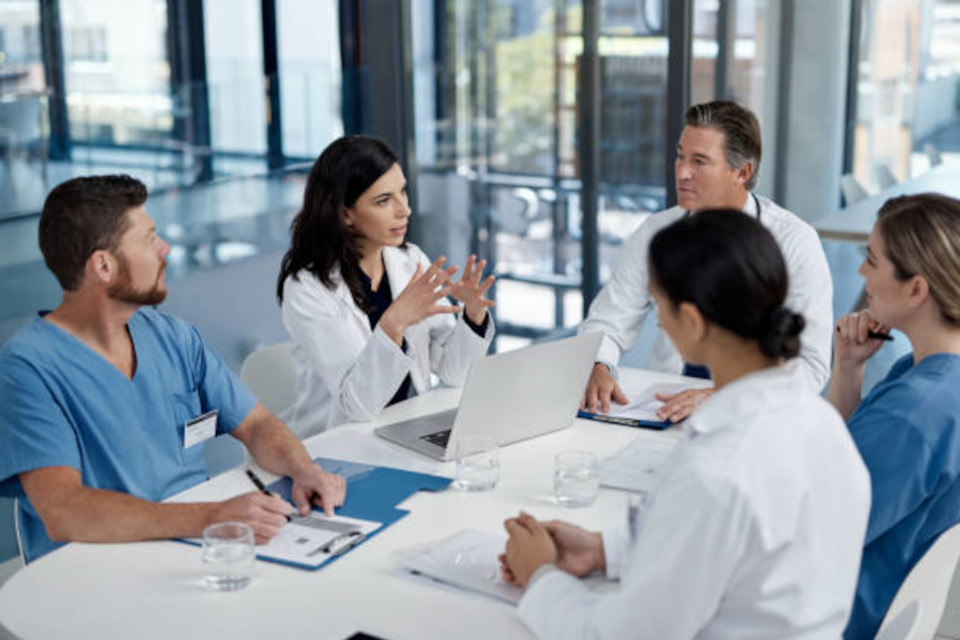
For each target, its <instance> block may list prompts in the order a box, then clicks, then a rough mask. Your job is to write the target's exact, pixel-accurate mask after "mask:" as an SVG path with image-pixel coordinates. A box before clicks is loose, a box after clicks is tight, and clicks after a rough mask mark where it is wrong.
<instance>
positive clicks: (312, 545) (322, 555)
mask: <svg viewBox="0 0 960 640" xmlns="http://www.w3.org/2000/svg"><path fill="white" fill-rule="evenodd" d="M381 526H383V525H382V524H381V523H379V522H373V521H372V520H360V519H358V518H347V517H344V516H333V517H332V518H328V517H327V516H325V515H323V514H321V513H318V512H316V511H314V512H311V513H310V514H308V515H306V516H295V517H294V519H293V520H292V521H291V522H288V523H287V524H285V525H284V526H283V527H282V528H281V529H280V532H279V533H278V534H277V535H275V536H274V537H273V538H272V539H271V540H270V542H268V543H267V544H262V545H258V546H257V556H258V557H262V558H269V559H271V560H280V561H282V562H289V563H293V564H297V565H304V566H308V567H319V566H320V565H322V564H323V563H324V562H326V561H327V560H329V559H330V558H332V557H333V556H334V555H336V552H337V551H338V550H340V549H342V547H341V544H340V543H341V542H342V543H349V542H351V538H350V537H348V536H350V534H351V532H354V531H359V532H360V533H361V534H362V537H359V536H358V537H357V538H356V540H355V541H356V542H357V543H358V544H359V542H362V541H363V539H365V538H366V537H367V536H369V535H370V534H371V533H373V532H374V531H376V530H377V529H379V528H380V527H381ZM331 543H333V544H332V545H331ZM327 545H330V547H329V548H328V546H327ZM354 546H355V545H354Z"/></svg>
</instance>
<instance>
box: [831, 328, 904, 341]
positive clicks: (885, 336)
mask: <svg viewBox="0 0 960 640" xmlns="http://www.w3.org/2000/svg"><path fill="white" fill-rule="evenodd" d="M837 333H840V327H837ZM867 337H868V338H870V339H871V340H883V341H884V342H891V341H892V340H893V336H892V335H890V334H889V333H880V332H879V331H873V330H870V331H867Z"/></svg>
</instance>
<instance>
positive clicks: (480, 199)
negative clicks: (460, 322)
mask: <svg viewBox="0 0 960 640" xmlns="http://www.w3.org/2000/svg"><path fill="white" fill-rule="evenodd" d="M417 4H418V3H415V6H416V5H417ZM419 4H424V3H419ZM430 4H433V3H430ZM434 7H439V13H438V14H437V15H436V17H435V19H434V22H435V23H436V24H437V28H438V29H441V30H442V33H441V34H440V35H439V36H438V37H437V38H436V39H431V38H429V37H428V38H427V39H426V41H427V42H434V41H435V42H438V43H440V47H441V48H440V49H439V50H432V51H421V50H420V49H421V48H422V47H423V44H422V43H423V40H424V39H423V38H414V43H415V52H414V56H415V59H416V60H417V64H416V68H415V74H416V75H415V85H416V87H417V92H416V96H417V105H416V108H417V137H418V159H419V161H420V169H421V177H420V181H419V184H418V187H419V190H418V194H417V195H418V198H419V204H420V213H421V219H422V220H423V221H424V223H428V224H430V225H431V228H432V231H436V229H437V228H438V226H441V225H442V226H443V227H444V229H443V231H441V232H440V233H439V237H440V238H442V241H443V242H445V243H446V244H445V246H439V247H438V248H436V249H434V251H433V252H434V253H437V252H439V251H443V252H444V253H447V254H448V255H451V256H452V257H454V258H462V257H465V254H466V252H467V250H468V249H469V250H471V251H477V252H479V253H480V254H481V255H483V256H485V257H487V258H488V259H489V260H490V261H491V265H492V268H493V269H494V270H495V271H496V272H497V273H498V275H499V276H500V280H499V281H498V284H497V288H496V296H497V314H498V321H499V323H500V325H499V326H500V331H501V335H508V334H513V335H516V336H521V337H523V338H524V339H527V338H531V337H536V336H539V335H543V334H546V333H550V332H552V331H557V330H563V329H564V328H567V329H569V328H571V327H572V326H574V325H576V324H577V323H578V322H579V321H580V320H581V318H582V315H583V304H582V296H581V275H580V274H581V267H582V264H581V231H580V228H581V201H580V189H581V186H580V167H581V164H582V161H583V159H582V158H581V157H580V150H579V127H580V118H581V117H582V112H581V104H582V101H581V97H582V91H581V70H582V59H583V8H582V5H581V3H580V2H579V1H575V0H566V1H561V2H556V1H555V0H523V1H520V0H486V1H484V0H474V1H468V0H446V1H445V2H441V3H439V4H435V5H434ZM601 7H602V15H601V32H602V35H601V38H600V41H599V52H600V56H601V74H602V76H601V85H602V97H601V105H602V106H601V113H600V118H601V140H600V163H601V175H600V178H601V182H602V185H601V193H602V197H601V200H602V202H601V210H600V218H599V220H598V224H599V227H600V236H601V247H600V259H601V279H603V280H605V279H606V278H607V277H609V273H610V272H611V269H612V265H613V263H614V261H615V259H616V253H617V251H618V250H619V247H620V246H621V244H622V242H623V240H624V239H625V238H626V237H627V236H628V235H629V234H630V233H631V232H632V231H633V230H634V229H635V228H636V227H637V225H638V224H639V223H640V221H641V220H642V216H643V214H646V213H649V212H650V211H656V210H658V209H660V208H662V206H663V203H664V195H665V191H664V187H663V179H664V174H665V170H664V162H665V158H666V155H667V154H666V153H665V148H664V140H663V130H664V126H665V123H666V114H665V91H666V75H667V54H668V51H669V49H668V45H667V39H666V36H665V16H664V11H663V7H664V5H663V3H661V2H658V1H650V2H644V1H637V0H607V1H606V2H604V3H602V5H601ZM421 8H422V7H421ZM418 15H419V16H422V15H423V14H422V13H421V12H420V11H419V10H418V11H414V16H418ZM420 22H421V21H420V20H419V19H418V18H416V17H415V23H414V33H415V34H416V33H417V30H418V29H420V30H421V31H420V33H423V31H424V30H425V25H421V24H420ZM427 35H429V33H428V34H427ZM417 42H420V43H421V44H416V43H417ZM433 61H436V63H434V62H433ZM424 133H426V134H427V135H430V134H432V135H433V136H434V139H435V141H436V143H435V144H434V145H428V144H421V143H420V141H419V138H420V137H421V136H423V135H424ZM463 210H466V211H468V212H469V213H468V214H464V215H463V216H462V217H460V216H457V215H456V212H457V211H463ZM448 212H452V213H450V214H448ZM441 214H442V215H444V216H446V217H447V219H446V220H444V221H443V222H441ZM431 236H432V237H434V233H431ZM502 346H503V345H502V344H501V347H502Z"/></svg>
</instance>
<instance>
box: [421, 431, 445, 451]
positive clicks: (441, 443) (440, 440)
mask: <svg viewBox="0 0 960 640" xmlns="http://www.w3.org/2000/svg"><path fill="white" fill-rule="evenodd" d="M451 431H452V429H444V430H443V431H435V432H433V433H428V434H427V435H425V436H420V439H421V440H426V441H427V442H429V443H430V444H435V445H437V446H438V447H442V448H444V449H446V448H447V443H448V442H449V441H450V432H451Z"/></svg>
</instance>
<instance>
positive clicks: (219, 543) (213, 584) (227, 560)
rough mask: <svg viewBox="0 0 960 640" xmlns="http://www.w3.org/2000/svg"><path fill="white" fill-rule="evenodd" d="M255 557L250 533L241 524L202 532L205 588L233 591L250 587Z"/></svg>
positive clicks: (215, 525) (207, 529) (228, 524)
mask: <svg viewBox="0 0 960 640" xmlns="http://www.w3.org/2000/svg"><path fill="white" fill-rule="evenodd" d="M255 556H256V553H255V551H254V546H253V529H251V528H250V525H247V524H244V523H242V522H218V523H217V524H212V525H210V526H209V527H207V528H206V529H204V530H203V564H204V565H205V567H206V575H205V576H204V579H203V580H204V584H205V585H206V587H207V589H209V590H210V591H236V590H237V589H243V588H244V587H245V586H247V585H248V584H250V578H251V577H252V576H253V566H254V562H255V561H256V560H255Z"/></svg>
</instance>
